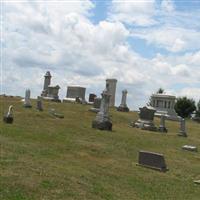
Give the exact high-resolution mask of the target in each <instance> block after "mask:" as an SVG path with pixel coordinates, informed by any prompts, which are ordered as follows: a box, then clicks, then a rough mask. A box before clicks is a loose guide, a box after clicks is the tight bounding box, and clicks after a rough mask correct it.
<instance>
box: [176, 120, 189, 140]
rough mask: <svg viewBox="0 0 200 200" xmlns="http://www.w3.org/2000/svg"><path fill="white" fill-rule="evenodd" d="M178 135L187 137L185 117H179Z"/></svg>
mask: <svg viewBox="0 0 200 200" xmlns="http://www.w3.org/2000/svg"><path fill="white" fill-rule="evenodd" d="M178 136H183V137H187V133H186V128H185V119H184V118H181V119H180V131H179V134H178Z"/></svg>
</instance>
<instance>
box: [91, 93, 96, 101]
mask: <svg viewBox="0 0 200 200" xmlns="http://www.w3.org/2000/svg"><path fill="white" fill-rule="evenodd" d="M96 97H97V95H96V94H89V102H94V99H95V98H96Z"/></svg>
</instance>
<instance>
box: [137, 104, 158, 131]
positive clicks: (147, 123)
mask: <svg viewBox="0 0 200 200" xmlns="http://www.w3.org/2000/svg"><path fill="white" fill-rule="evenodd" d="M139 109H140V113H139V119H138V120H137V121H136V122H135V123H134V124H133V126H134V127H136V128H141V129H142V130H149V131H157V128H156V126H155V125H154V122H153V120H154V113H155V112H156V110H155V109H154V108H152V107H150V106H145V107H143V108H139Z"/></svg>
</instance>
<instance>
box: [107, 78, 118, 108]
mask: <svg viewBox="0 0 200 200" xmlns="http://www.w3.org/2000/svg"><path fill="white" fill-rule="evenodd" d="M116 86H117V79H106V87H107V88H108V92H109V94H110V95H111V96H110V103H109V106H110V107H113V106H115V93H116Z"/></svg>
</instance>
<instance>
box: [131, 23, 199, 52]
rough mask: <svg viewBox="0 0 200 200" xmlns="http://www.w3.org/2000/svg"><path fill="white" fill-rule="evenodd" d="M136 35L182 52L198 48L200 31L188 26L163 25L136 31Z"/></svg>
mask: <svg viewBox="0 0 200 200" xmlns="http://www.w3.org/2000/svg"><path fill="white" fill-rule="evenodd" d="M132 35H133V36H134V37H138V38H141V39H145V40H146V41H147V43H149V44H152V45H155V46H157V47H160V48H164V49H166V50H168V51H171V52H182V51H186V50H197V49H199V48H200V43H197V41H198V38H199V37H200V32H199V31H197V30H189V29H186V28H180V27H173V26H163V27H160V28H154V29H152V30H146V31H138V32H136V31H135V32H134V30H133V34H132Z"/></svg>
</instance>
